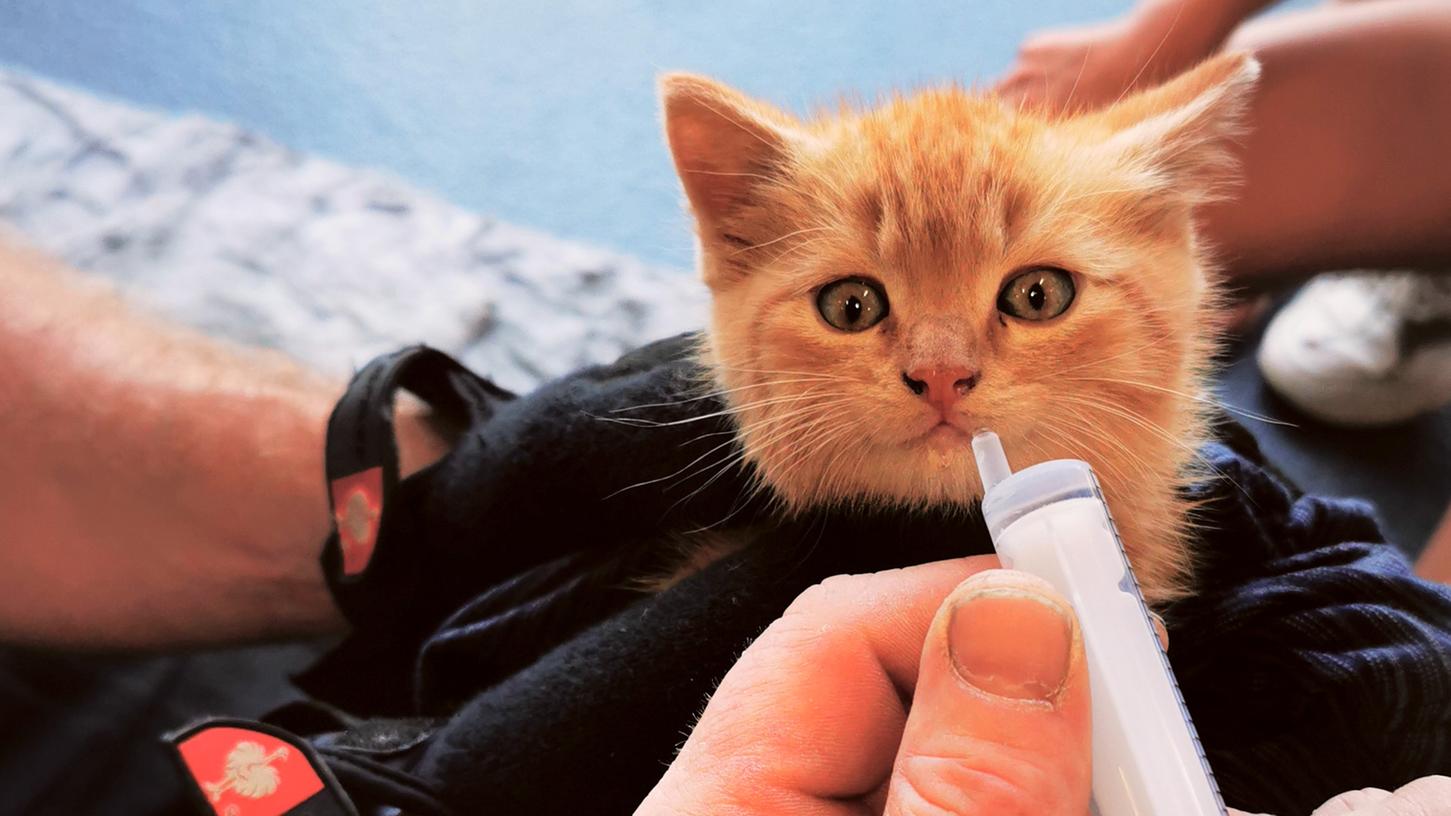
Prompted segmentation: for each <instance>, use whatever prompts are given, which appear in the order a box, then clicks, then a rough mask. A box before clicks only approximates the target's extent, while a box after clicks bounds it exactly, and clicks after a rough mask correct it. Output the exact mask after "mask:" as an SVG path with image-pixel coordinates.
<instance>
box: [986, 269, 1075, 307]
mask: <svg viewBox="0 0 1451 816" xmlns="http://www.w3.org/2000/svg"><path fill="white" fill-rule="evenodd" d="M1075 294H1076V290H1075V289H1074V288H1073V276H1072V275H1069V274H1068V273H1067V272H1064V271H1063V270H1062V269H1054V268H1053V267H1051V266H1040V267H1036V268H1034V269H1029V270H1028V271H1027V272H1024V273H1022V274H1020V275H1014V276H1013V279H1012V280H1010V281H1008V283H1007V285H1006V286H1004V287H1003V291H1001V292H999V293H998V311H1000V312H1002V313H1003V314H1006V315H1012V316H1013V317H1017V318H1021V319H1023V320H1052V319H1053V318H1055V317H1057V316H1058V315H1061V314H1063V312H1064V311H1066V310H1067V309H1068V305H1069V304H1070V303H1072V302H1073V296H1074V295H1075Z"/></svg>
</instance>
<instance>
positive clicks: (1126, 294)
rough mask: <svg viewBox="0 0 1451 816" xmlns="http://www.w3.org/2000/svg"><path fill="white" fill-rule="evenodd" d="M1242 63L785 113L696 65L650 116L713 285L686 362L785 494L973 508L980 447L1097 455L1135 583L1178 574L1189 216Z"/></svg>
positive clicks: (1236, 100) (1193, 322) (1209, 179)
mask: <svg viewBox="0 0 1451 816" xmlns="http://www.w3.org/2000/svg"><path fill="white" fill-rule="evenodd" d="M1258 72H1259V68H1258V64H1257V63H1256V62H1255V61H1254V60H1253V59H1251V58H1249V57H1247V56H1244V55H1229V56H1223V57H1218V58H1215V59H1212V60H1210V61H1208V62H1206V63H1204V64H1203V65H1201V66H1200V67H1198V68H1196V69H1195V70H1193V71H1190V72H1188V73H1186V74H1184V75H1183V76H1180V77H1179V78H1177V79H1175V80H1173V81H1171V82H1169V83H1168V84H1166V85H1164V86H1162V87H1160V88H1157V89H1154V90H1150V91H1147V92H1144V93H1140V94H1137V95H1135V96H1132V97H1129V98H1127V99H1124V100H1122V101H1121V102H1119V103H1117V104H1115V105H1114V106H1112V107H1111V108H1109V109H1107V110H1104V111H1101V112H1097V113H1091V114H1082V115H1065V116H1044V115H1039V114H1035V113H1032V112H1029V111H1023V110H1017V109H1014V108H1012V107H1009V106H1007V105H1005V104H1004V103H1002V102H1000V101H998V100H997V99H994V98H992V97H990V96H986V97H985V96H976V95H973V94H970V93H968V92H966V91H964V90H962V89H959V88H947V89H938V90H928V91H924V92H921V93H916V94H913V95H910V96H898V97H894V98H892V99H890V100H889V101H887V102H886V103H885V104H883V105H882V106H880V107H878V108H875V109H873V110H869V111H865V112H857V111H854V110H848V109H845V108H843V109H842V110H840V111H838V112H835V113H828V114H822V115H819V116H816V117H814V118H812V119H809V120H799V119H796V118H794V117H792V116H790V115H788V114H786V113H783V112H782V111H780V110H777V109H775V108H772V107H769V106H767V105H764V104H761V103H759V102H755V101H752V100H749V99H747V98H746V97H744V96H742V95H741V94H739V93H736V92H735V91H732V90H730V89H728V88H726V87H724V86H722V85H719V84H717V83H715V82H712V81H710V80H707V79H703V78H700V77H695V76H688V75H681V74H676V75H671V76H667V77H665V78H664V79H663V81H662V96H663V103H664V115H665V128H666V133H667V136H668V138H669V142H670V149H671V152H672V153H673V155H674V159H675V164H676V169H677V170H678V171H679V174H680V178H681V180H682V182H683V184H684V187H685V192H686V195H687V198H688V199H689V202H690V207H691V209H692V211H693V213H694V215H695V219H696V224H697V231H698V236H699V246H700V265H701V269H702V272H703V274H704V277H705V281H706V283H707V284H708V285H709V287H710V289H711V292H712V294H713V297H714V306H713V314H712V319H711V327H710V332H709V337H708V340H707V344H706V347H705V348H704V349H703V351H702V355H703V358H704V360H705V362H706V363H707V365H708V366H709V368H710V369H711V370H712V371H713V373H714V377H715V379H716V381H717V384H718V386H719V387H720V388H722V389H724V390H726V393H727V399H728V404H729V405H730V406H731V409H732V411H733V414H734V416H735V419H736V421H737V423H738V425H739V429H740V434H741V437H742V441H743V444H744V447H745V452H746V457H747V459H748V460H749V461H750V462H751V463H753V464H754V465H755V466H756V468H757V470H758V472H759V474H760V476H761V478H762V479H764V481H765V482H766V483H767V484H769V485H770V486H771V487H772V488H773V489H774V490H775V492H776V493H777V494H779V496H780V497H781V499H782V500H783V501H784V502H785V503H786V505H787V506H788V507H789V508H794V509H800V508H804V507H810V506H820V505H824V504H831V503H862V502H876V503H889V504H895V505H904V506H925V505H929V504H933V503H942V502H946V503H955V504H968V503H971V502H973V501H975V500H977V499H978V498H980V496H981V485H980V484H979V482H978V478H977V472H976V468H975V465H974V462H973V459H972V456H971V452H970V448H969V437H970V435H971V433H972V432H973V431H974V430H976V429H978V428H983V427H987V428H991V429H992V430H994V431H997V433H998V434H1000V435H1001V437H1002V440H1003V444H1004V446H1005V447H1006V449H1007V451H1008V454H1009V458H1010V459H1011V460H1012V464H1013V466H1014V468H1022V467H1025V466H1027V465H1029V464H1032V463H1034V462H1038V461H1042V460H1045V459H1054V458H1061V457H1074V458H1082V459H1086V460H1087V461H1089V462H1090V463H1092V465H1093V466H1094V469H1095V470H1097V471H1098V474H1099V477H1100V479H1101V481H1102V483H1103V487H1104V490H1105V493H1106V494H1107V496H1108V499H1109V502H1110V504H1111V505H1112V507H1113V509H1114V516H1115V518H1116V519H1118V520H1119V522H1120V526H1121V531H1122V533H1123V537H1124V541H1125V546H1126V547H1127V548H1128V551H1129V556H1130V560H1131V561H1132V562H1133V564H1134V567H1135V570H1136V571H1137V573H1138V576H1139V580H1140V581H1141V583H1142V585H1143V587H1144V590H1145V594H1146V596H1148V597H1149V599H1150V600H1153V601H1164V600H1168V599H1171V598H1174V597H1176V596H1179V595H1182V594H1183V593H1185V592H1187V591H1189V589H1190V588H1191V583H1190V578H1191V576H1190V572H1191V570H1190V567H1191V557H1190V553H1189V551H1188V547H1187V536H1186V532H1187V515H1188V512H1189V510H1190V508H1189V507H1188V506H1187V505H1186V502H1185V501H1184V500H1183V499H1182V498H1180V496H1179V494H1178V490H1179V488H1180V487H1181V486H1183V485H1184V483H1185V480H1186V479H1190V478H1193V477H1194V467H1193V466H1194V457H1195V451H1196V448H1197V446H1198V445H1199V443H1200V441H1201V440H1202V438H1203V437H1204V434H1205V430H1206V420H1205V416H1204V412H1203V410H1202V409H1203V406H1204V404H1205V402H1206V400H1205V399H1204V398H1203V397H1202V396H1201V393H1202V391H1203V389H1204V385H1205V383H1204V378H1205V372H1206V369H1207V366H1208V362H1209V357H1210V355H1211V352H1212V348H1213V344H1212V340H1213V338H1212V332H1211V330H1210V326H1211V325H1212V323H1213V322H1214V321H1213V320H1212V319H1211V314H1210V310H1212V309H1213V308H1214V307H1215V305H1216V298H1215V294H1214V288H1213V286H1212V283H1211V275H1210V272H1209V270H1208V268H1207V265H1206V260H1205V257H1204V250H1203V247H1202V246H1201V244H1200V242H1199V241H1197V240H1196V237H1195V231H1194V225H1193V219H1192V216H1193V213H1194V209H1195V207H1196V206H1198V205H1200V204H1202V203H1203V202H1204V201H1206V200H1207V199H1208V198H1210V197H1211V196H1212V195H1213V194H1214V193H1215V192H1216V190H1217V189H1218V188H1219V187H1220V184H1221V182H1223V181H1225V180H1226V176H1227V173H1226V170H1227V169H1228V165H1229V164H1230V162H1229V161H1228V155H1227V152H1226V144H1225V143H1226V141H1227V140H1228V139H1229V138H1230V137H1232V136H1233V134H1234V133H1235V132H1236V129H1237V126H1238V124H1239V120H1240V115H1241V113H1242V111H1243V108H1244V106H1245V103H1246V99H1247V96H1248V94H1249V92H1250V90H1251V88H1252V86H1253V84H1254V81H1255V78H1256V76H1257V75H1258Z"/></svg>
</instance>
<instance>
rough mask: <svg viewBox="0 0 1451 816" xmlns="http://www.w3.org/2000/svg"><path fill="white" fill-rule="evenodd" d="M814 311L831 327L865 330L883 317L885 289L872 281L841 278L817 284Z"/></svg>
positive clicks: (885, 311) (885, 302)
mask: <svg viewBox="0 0 1451 816" xmlns="http://www.w3.org/2000/svg"><path fill="white" fill-rule="evenodd" d="M816 310H817V311H818V312H821V316H822V318H824V319H825V320H826V322H827V323H830V324H831V325H832V327H834V328H837V329H841V330H842V331H847V332H859V331H865V330H867V329H870V328H871V327H873V326H875V325H877V324H878V323H880V322H882V318H884V317H886V316H887V310H888V306H887V292H886V290H884V289H882V286H881V284H879V283H876V282H875V281H869V280H865V279H863V278H842V279H841V280H839V281H833V282H831V283H828V284H827V285H825V286H823V287H821V291H820V292H818V293H817V294H816Z"/></svg>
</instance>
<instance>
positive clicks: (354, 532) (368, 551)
mask: <svg viewBox="0 0 1451 816" xmlns="http://www.w3.org/2000/svg"><path fill="white" fill-rule="evenodd" d="M332 500H333V522H334V523H336V524H337V528H338V545H339V546H340V547H341V548H342V551H343V575H347V576H353V575H357V574H359V573H361V572H362V571H363V570H365V569H367V568H368V561H369V560H371V559H372V557H373V549H374V547H375V546H376V545H377V543H378V523H379V521H380V520H381V519H382V517H383V468H381V467H372V468H368V469H367V470H362V471H359V472H357V473H354V474H352V475H350V476H344V477H342V478H340V479H334V480H333V483H332Z"/></svg>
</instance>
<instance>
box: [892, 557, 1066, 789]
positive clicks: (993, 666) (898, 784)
mask: <svg viewBox="0 0 1451 816" xmlns="http://www.w3.org/2000/svg"><path fill="white" fill-rule="evenodd" d="M1089 721H1090V710H1089V692H1088V670H1087V667H1086V661H1085V659H1084V654H1083V638H1082V635H1081V634H1080V632H1079V629H1078V622H1077V619H1076V618H1075V617H1074V615H1073V610H1072V607H1071V606H1070V605H1069V604H1068V602H1067V601H1066V600H1064V599H1063V597H1062V596H1060V595H1059V594H1058V593H1057V592H1055V591H1054V590H1053V588H1052V587H1051V586H1049V585H1048V583H1047V582H1046V581H1043V580H1042V579H1039V578H1035V577H1033V576H1030V575H1026V574H1024V573H1019V572H1012V571H1008V570H990V571H986V572H982V573H979V574H977V575H975V576H973V577H972V578H969V579H968V580H966V581H964V582H963V583H962V584H961V585H960V586H959V587H958V588H957V589H955V590H954V591H953V593H952V595H951V596H949V598H948V599H947V601H946V602H945V603H943V605H942V608H941V609H940V610H939V611H938V613H937V616H936V618H935V619H934V620H933V622H932V628H931V629H930V630H929V631H928V634H927V640H926V643H925V644H924V645H923V648H922V668H921V671H920V673H919V674H918V678H917V690H916V694H915V695H914V696H913V698H912V710H911V713H910V714H909V715H908V718H907V727H906V731H905V732H904V734H903V735H902V744H901V748H900V750H899V752H898V754H897V760H896V765H895V767H894V769H893V772H892V780H891V784H890V787H889V789H888V792H887V809H886V811H887V813H889V814H919V813H951V814H957V815H958V816H987V814H999V813H1035V814H1065V816H1066V815H1067V814H1071V816H1082V815H1083V814H1084V813H1085V812H1087V809H1088V799H1089V792H1090V786H1091V778H1090V748H1089V745H1090V738H1091V731H1090V722H1089Z"/></svg>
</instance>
